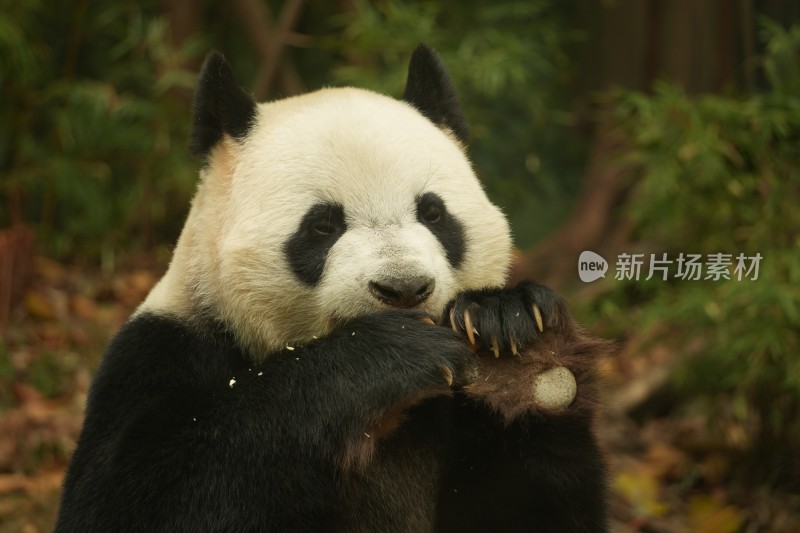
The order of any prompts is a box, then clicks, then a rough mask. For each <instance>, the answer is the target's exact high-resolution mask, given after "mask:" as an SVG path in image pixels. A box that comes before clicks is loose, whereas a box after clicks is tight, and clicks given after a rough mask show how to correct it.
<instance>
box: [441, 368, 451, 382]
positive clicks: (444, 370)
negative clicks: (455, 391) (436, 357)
mask: <svg viewBox="0 0 800 533" xmlns="http://www.w3.org/2000/svg"><path fill="white" fill-rule="evenodd" d="M441 371H442V377H443V378H444V380H445V381H446V382H447V386H448V387H452V386H453V371H452V370H450V369H449V368H447V367H446V366H443V367H441Z"/></svg>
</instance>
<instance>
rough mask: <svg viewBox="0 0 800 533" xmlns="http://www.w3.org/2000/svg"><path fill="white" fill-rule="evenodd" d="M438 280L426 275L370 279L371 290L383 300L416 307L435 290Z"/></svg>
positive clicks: (397, 304)
mask: <svg viewBox="0 0 800 533" xmlns="http://www.w3.org/2000/svg"><path fill="white" fill-rule="evenodd" d="M435 286H436V280H434V279H433V278H429V277H426V276H412V277H407V278H386V279H382V280H381V281H379V282H378V281H370V282H369V291H370V292H371V293H372V295H373V296H374V297H375V298H377V299H378V300H380V301H381V302H383V303H385V304H387V305H391V306H393V307H415V306H417V305H419V304H421V303H422V302H424V301H425V300H427V299H428V297H429V296H430V295H431V293H432V292H433V288H434V287H435Z"/></svg>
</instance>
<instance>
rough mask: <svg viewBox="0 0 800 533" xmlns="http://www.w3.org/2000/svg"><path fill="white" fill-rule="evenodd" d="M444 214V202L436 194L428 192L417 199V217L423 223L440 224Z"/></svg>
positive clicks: (445, 212)
mask: <svg viewBox="0 0 800 533" xmlns="http://www.w3.org/2000/svg"><path fill="white" fill-rule="evenodd" d="M446 216H447V210H446V209H445V207H444V202H443V201H442V199H441V198H439V196H438V195H436V194H434V193H430V192H429V193H425V194H424V195H423V196H422V197H421V198H419V199H418V200H417V218H418V219H419V221H420V222H422V223H423V224H428V225H431V224H440V223H442V222H444V219H445V217H446Z"/></svg>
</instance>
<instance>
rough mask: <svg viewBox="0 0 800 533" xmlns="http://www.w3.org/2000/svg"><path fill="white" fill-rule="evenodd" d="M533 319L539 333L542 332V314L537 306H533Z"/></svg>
mask: <svg viewBox="0 0 800 533" xmlns="http://www.w3.org/2000/svg"><path fill="white" fill-rule="evenodd" d="M533 318H535V319H536V327H538V328H539V333H542V332H543V331H544V323H543V322H542V312H541V311H540V310H539V306H538V305H536V304H533Z"/></svg>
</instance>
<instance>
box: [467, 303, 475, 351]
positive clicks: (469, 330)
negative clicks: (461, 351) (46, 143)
mask: <svg viewBox="0 0 800 533" xmlns="http://www.w3.org/2000/svg"><path fill="white" fill-rule="evenodd" d="M464 329H466V330H467V338H469V343H470V344H472V345H474V344H475V333H474V331H473V330H474V329H475V328H474V327H473V326H472V319H471V318H470V316H469V311H464Z"/></svg>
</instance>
